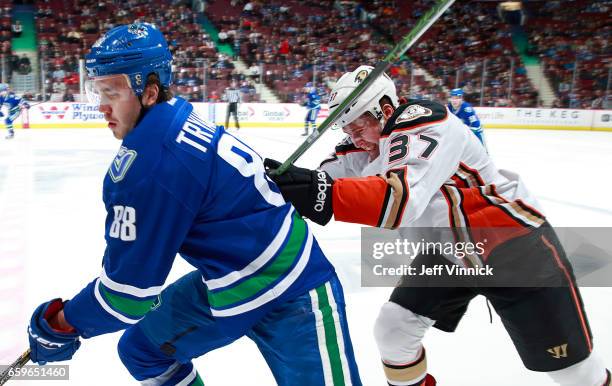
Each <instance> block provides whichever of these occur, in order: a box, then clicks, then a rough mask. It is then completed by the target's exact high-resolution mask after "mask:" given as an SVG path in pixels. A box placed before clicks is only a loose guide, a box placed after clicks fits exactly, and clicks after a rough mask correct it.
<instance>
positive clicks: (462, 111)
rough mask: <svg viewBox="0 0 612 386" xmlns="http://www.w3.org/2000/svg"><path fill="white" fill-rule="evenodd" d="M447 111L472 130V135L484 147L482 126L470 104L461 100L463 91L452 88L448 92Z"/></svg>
mask: <svg viewBox="0 0 612 386" xmlns="http://www.w3.org/2000/svg"><path fill="white" fill-rule="evenodd" d="M447 107H448V109H449V110H450V111H451V112H452V113H453V114H455V115H456V116H457V117H459V119H461V120H462V121H463V123H465V124H466V125H467V126H469V128H470V129H471V130H472V133H474V135H476V137H478V139H479V140H480V143H482V145H483V146H485V147H486V145H485V141H484V134H483V132H482V126H481V125H480V120H479V119H478V116H476V111H474V108H473V107H472V105H471V104H469V103H468V102H466V101H464V100H463V90H462V89H460V88H454V89H452V90H451V92H450V98H449V103H448V105H447Z"/></svg>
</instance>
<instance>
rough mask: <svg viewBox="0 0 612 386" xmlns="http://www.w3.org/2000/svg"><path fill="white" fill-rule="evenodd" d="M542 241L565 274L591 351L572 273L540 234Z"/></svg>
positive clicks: (587, 328) (591, 346) (591, 344)
mask: <svg viewBox="0 0 612 386" xmlns="http://www.w3.org/2000/svg"><path fill="white" fill-rule="evenodd" d="M542 241H543V242H544V244H545V245H546V246H547V247H548V249H550V250H551V252H552V254H553V256H554V257H555V261H556V262H557V265H558V266H559V268H560V269H561V271H563V274H564V275H565V277H566V279H567V282H568V284H569V287H570V289H571V291H572V298H573V301H574V305H576V310H577V311H578V315H579V316H580V324H581V326H582V332H583V333H584V338H585V339H586V342H587V346H588V347H589V352H591V351H593V343H592V342H591V334H590V333H589V327H588V325H587V321H586V318H585V316H584V313H583V307H582V301H581V300H580V297H579V295H578V291H576V287H575V286H574V280H573V278H572V275H571V274H570V272H569V271H568V270H567V267H566V266H565V264H563V262H562V261H561V258H560V257H559V254H558V253H557V248H555V246H554V245H553V244H552V243H551V242H550V241H548V239H547V238H546V237H544V236H542Z"/></svg>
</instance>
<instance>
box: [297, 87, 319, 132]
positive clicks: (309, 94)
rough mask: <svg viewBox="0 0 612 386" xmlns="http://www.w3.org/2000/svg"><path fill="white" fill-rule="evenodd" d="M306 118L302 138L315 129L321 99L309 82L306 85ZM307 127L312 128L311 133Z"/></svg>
mask: <svg viewBox="0 0 612 386" xmlns="http://www.w3.org/2000/svg"><path fill="white" fill-rule="evenodd" d="M305 89H306V101H305V105H306V118H305V119H304V133H303V134H302V135H303V136H306V135H308V134H309V133H312V132H313V131H315V130H316V129H317V117H318V116H319V111H321V97H320V96H319V93H318V92H317V88H316V87H314V85H313V84H312V83H310V82H308V83H306V87H305ZM309 126H310V127H312V131H309Z"/></svg>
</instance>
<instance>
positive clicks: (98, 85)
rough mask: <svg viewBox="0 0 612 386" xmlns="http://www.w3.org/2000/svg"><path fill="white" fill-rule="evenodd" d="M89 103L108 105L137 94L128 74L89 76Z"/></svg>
mask: <svg viewBox="0 0 612 386" xmlns="http://www.w3.org/2000/svg"><path fill="white" fill-rule="evenodd" d="M85 92H86V93H87V100H88V101H89V103H93V104H96V105H107V104H112V103H118V102H119V103H121V102H126V101H129V100H130V99H131V98H133V97H134V96H135V95H136V94H134V91H133V90H132V86H131V84H130V78H129V77H128V76H127V75H126V74H113V75H105V76H97V77H93V78H89V79H87V80H86V81H85Z"/></svg>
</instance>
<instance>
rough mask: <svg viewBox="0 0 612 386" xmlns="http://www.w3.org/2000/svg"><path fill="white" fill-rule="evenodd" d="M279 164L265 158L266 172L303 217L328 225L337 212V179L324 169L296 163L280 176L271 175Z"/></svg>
mask: <svg viewBox="0 0 612 386" xmlns="http://www.w3.org/2000/svg"><path fill="white" fill-rule="evenodd" d="M280 165H281V163H280V162H278V161H275V160H273V159H270V158H266V159H265V160H264V166H265V167H266V173H267V174H268V176H269V177H270V178H271V179H272V181H274V182H275V183H276V185H278V188H279V189H280V191H281V193H282V194H283V197H284V198H285V200H286V201H288V202H290V203H292V204H293V206H294V207H295V209H297V211H298V213H299V214H301V215H302V216H304V217H307V218H309V219H311V220H312V221H314V222H316V223H317V224H320V225H325V224H327V223H328V222H329V220H331V218H332V215H333V214H334V211H333V209H332V186H333V184H334V180H332V178H331V177H330V176H329V174H327V173H326V172H324V171H323V170H319V169H317V170H310V169H304V168H298V167H297V166H293V165H291V166H290V167H289V169H287V171H285V172H284V173H283V174H281V175H274V174H272V171H274V170H276V169H278V167H279V166H280Z"/></svg>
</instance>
